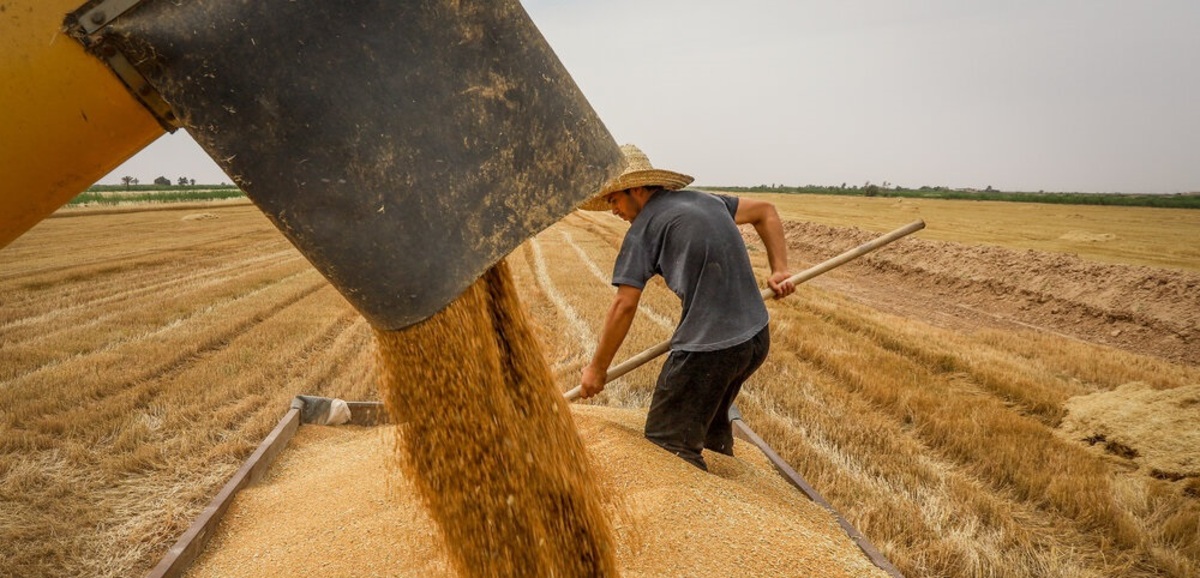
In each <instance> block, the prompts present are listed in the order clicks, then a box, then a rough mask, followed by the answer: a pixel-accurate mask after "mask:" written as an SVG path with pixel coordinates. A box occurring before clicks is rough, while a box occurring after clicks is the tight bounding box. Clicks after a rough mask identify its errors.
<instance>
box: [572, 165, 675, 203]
mask: <svg viewBox="0 0 1200 578" xmlns="http://www.w3.org/2000/svg"><path fill="white" fill-rule="evenodd" d="M693 180H695V179H693V178H692V177H690V176H688V175H685V174H683V173H677V172H674V171H665V170H663V169H647V170H642V171H630V172H628V173H625V174H623V175H621V176H619V177H617V178H615V179H613V180H611V181H609V182H608V183H607V184H605V185H604V188H602V189H600V192H598V193H596V194H595V195H593V196H592V198H590V199H588V200H587V201H586V202H584V203H583V204H582V205H579V208H580V209H583V210H585V211H607V210H608V201H606V200H604V197H606V196H608V195H609V194H610V193H615V192H617V191H624V190H625V189H632V188H635V187H655V186H658V187H662V188H664V189H666V190H668V191H675V190H678V189H682V188H683V187H686V186H688V185H689V184H691V182H692V181H693Z"/></svg>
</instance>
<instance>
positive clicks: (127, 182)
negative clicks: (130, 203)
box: [121, 177, 137, 189]
mask: <svg viewBox="0 0 1200 578" xmlns="http://www.w3.org/2000/svg"><path fill="white" fill-rule="evenodd" d="M135 182H137V179H135V178H133V177H121V184H122V185H125V188H126V189H128V188H129V185H132V184H133V183H135Z"/></svg>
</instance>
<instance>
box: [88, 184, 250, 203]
mask: <svg viewBox="0 0 1200 578" xmlns="http://www.w3.org/2000/svg"><path fill="white" fill-rule="evenodd" d="M245 196H246V194H245V193H243V192H242V190H241V189H239V188H237V187H236V186H234V185H184V186H173V187H170V188H164V187H162V186H158V185H95V186H92V187H91V188H89V189H88V190H87V191H84V192H83V193H80V194H79V195H78V196H76V197H75V198H74V199H71V200H70V201H69V202H68V203H67V204H68V205H117V204H122V203H176V202H182V201H217V200H222V199H236V198H241V197H245Z"/></svg>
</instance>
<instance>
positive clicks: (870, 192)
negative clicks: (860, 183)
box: [863, 183, 879, 197]
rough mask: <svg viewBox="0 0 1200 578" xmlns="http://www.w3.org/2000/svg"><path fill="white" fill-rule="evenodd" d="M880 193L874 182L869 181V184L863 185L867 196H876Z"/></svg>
mask: <svg viewBox="0 0 1200 578" xmlns="http://www.w3.org/2000/svg"><path fill="white" fill-rule="evenodd" d="M878 194H879V187H878V186H876V185H872V184H869V183H868V184H867V186H865V187H863V195H865V196H868V197H874V196H876V195H878Z"/></svg>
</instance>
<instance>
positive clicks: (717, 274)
mask: <svg viewBox="0 0 1200 578" xmlns="http://www.w3.org/2000/svg"><path fill="white" fill-rule="evenodd" d="M737 205H738V199H737V198H736V197H726V196H722V195H712V194H709V193H703V192H697V191H686V190H685V191H662V192H659V193H657V194H655V195H654V196H653V197H651V198H650V199H649V200H648V201H647V202H646V204H645V206H644V207H643V208H642V210H641V212H640V213H639V214H638V216H637V218H636V219H635V220H634V221H633V223H632V225H631V227H630V229H629V231H628V232H627V233H626V235H625V241H624V242H623V243H622V245H621V252H620V254H619V255H618V256H617V263H616V266H615V269H614V272H613V284H614V285H630V286H633V287H637V288H639V289H641V288H644V287H645V284H646V281H648V280H649V279H650V277H652V276H654V275H655V274H659V275H662V276H663V279H664V280H665V281H666V283H667V286H668V287H670V288H671V290H672V291H674V292H675V294H676V295H678V296H679V298H680V300H681V301H682V304H683V315H682V317H681V319H680V323H679V327H678V328H677V329H676V331H675V335H674V337H673V338H672V340H671V347H672V349H677V350H683V351H714V350H718V349H723V348H726V347H730V346H732V345H736V344H738V343H741V342H743V341H746V340H747V339H749V338H751V337H753V336H754V335H755V334H756V333H758V331H759V330H761V329H762V328H763V327H765V326H766V325H767V320H768V318H767V310H766V307H765V306H764V305H763V301H762V297H761V294H760V293H759V289H758V285H757V282H756V280H755V278H754V271H753V269H751V267H750V259H749V256H748V255H747V254H746V246H745V243H744V242H743V241H742V237H741V233H740V232H739V231H738V228H737V225H736V224H735V222H734V215H735V214H736V212H737Z"/></svg>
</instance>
